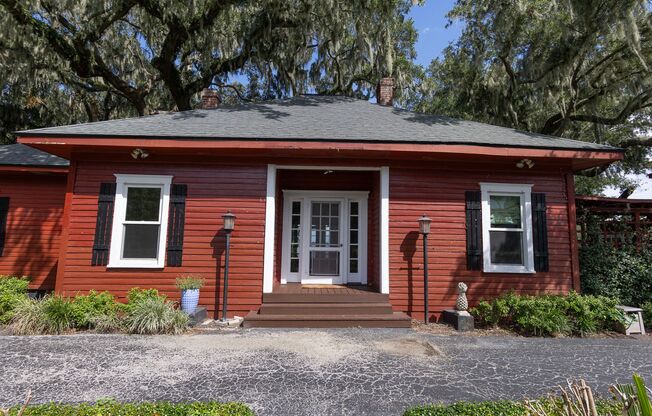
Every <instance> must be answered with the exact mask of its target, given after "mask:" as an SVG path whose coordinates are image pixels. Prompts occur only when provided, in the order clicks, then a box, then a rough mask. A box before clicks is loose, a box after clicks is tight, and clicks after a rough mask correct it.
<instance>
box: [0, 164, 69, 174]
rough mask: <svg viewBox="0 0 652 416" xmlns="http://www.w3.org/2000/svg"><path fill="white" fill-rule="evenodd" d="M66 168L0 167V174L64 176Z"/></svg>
mask: <svg viewBox="0 0 652 416" xmlns="http://www.w3.org/2000/svg"><path fill="white" fill-rule="evenodd" d="M68 169H69V168H68V166H31V165H0V173H53V174H62V175H63V174H66V173H68Z"/></svg>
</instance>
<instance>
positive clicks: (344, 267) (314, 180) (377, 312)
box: [244, 165, 410, 327]
mask: <svg viewBox="0 0 652 416" xmlns="http://www.w3.org/2000/svg"><path fill="white" fill-rule="evenodd" d="M266 202H267V204H266V222H265V254H264V263H265V264H264V276H263V299H262V300H263V302H262V305H261V307H260V308H259V309H258V310H256V311H252V312H251V313H250V314H248V315H247V317H246V318H245V323H244V325H245V326H246V327H351V326H363V327H409V326H410V318H409V317H408V316H407V315H405V314H403V313H395V312H393V309H392V305H391V304H390V302H389V294H388V293H389V273H388V244H387V241H388V234H389V223H388V217H389V212H388V209H389V168H387V167H373V166H371V167H364V166H362V167H336V166H285V165H268V171H267V200H266Z"/></svg>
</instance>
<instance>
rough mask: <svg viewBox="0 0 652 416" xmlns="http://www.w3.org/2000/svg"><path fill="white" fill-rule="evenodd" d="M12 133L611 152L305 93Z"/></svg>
mask: <svg viewBox="0 0 652 416" xmlns="http://www.w3.org/2000/svg"><path fill="white" fill-rule="evenodd" d="M19 135H23V136H48V135H53V136H83V137H92V136H102V137H115V138H119V137H141V138H142V137H157V138H179V139H243V140H292V141H296V140H309V141H316V140H323V141H347V142H379V143H380V142H384V143H391V142H394V143H424V144H425V143H428V144H469V145H485V146H513V147H533V148H547V149H577V150H580V149H582V150H603V151H604V150H611V151H613V150H616V149H615V148H613V147H610V146H603V145H598V144H594V143H587V142H580V141H575V140H568V139H563V138H559V137H552V136H546V135H542V134H535V133H527V132H523V131H518V130H514V129H511V128H505V127H498V126H493V125H489V124H483V123H476V122H472V121H464V120H456V119H452V118H448V117H441V116H436V115H427V114H420V113H414V112H410V111H405V110H399V109H395V108H391V107H383V106H380V105H377V104H372V103H369V102H367V101H364V100H358V99H354V98H347V97H327V96H309V95H306V96H298V97H295V98H292V99H287V100H275V101H267V102H262V103H247V104H242V105H238V106H232V107H227V106H224V107H220V108H218V109H215V110H191V111H183V112H178V113H166V114H157V115H153V116H147V117H139V118H129V119H122V120H110V121H102V122H96V123H85V124H76V125H70V126H61V127H50V128H43V129H35V130H27V131H23V132H20V133H19Z"/></svg>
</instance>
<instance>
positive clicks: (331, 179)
mask: <svg viewBox="0 0 652 416" xmlns="http://www.w3.org/2000/svg"><path fill="white" fill-rule="evenodd" d="M379 180H380V179H379V176H378V172H374V171H333V172H330V173H328V174H326V175H325V174H324V171H322V170H288V169H279V170H278V173H277V184H276V185H277V187H276V190H277V192H276V200H277V204H276V225H275V228H276V236H275V240H274V241H275V249H274V284H275V285H276V284H279V283H280V282H281V260H282V251H281V250H282V249H283V247H282V245H281V243H282V236H283V190H284V189H293V190H310V191H369V215H368V220H369V224H368V227H369V231H368V233H367V234H368V243H367V246H368V250H367V252H368V254H367V262H368V270H367V279H368V282H369V283H371V284H372V285H373V284H375V282H376V281H377V272H378V271H377V269H376V268H375V267H376V266H375V265H376V258H377V256H378V232H377V231H376V230H377V228H378V209H377V207H376V205H378V204H379V199H378V190H379Z"/></svg>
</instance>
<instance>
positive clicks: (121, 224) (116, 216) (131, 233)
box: [108, 174, 172, 268]
mask: <svg viewBox="0 0 652 416" xmlns="http://www.w3.org/2000/svg"><path fill="white" fill-rule="evenodd" d="M115 177H116V195H115V209H114V213H113V230H112V233H111V250H110V254H109V264H108V267H135V268H161V267H163V266H164V264H165V243H166V234H167V222H168V210H169V205H170V184H171V183H172V176H159V175H122V174H116V175H115Z"/></svg>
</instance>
